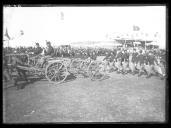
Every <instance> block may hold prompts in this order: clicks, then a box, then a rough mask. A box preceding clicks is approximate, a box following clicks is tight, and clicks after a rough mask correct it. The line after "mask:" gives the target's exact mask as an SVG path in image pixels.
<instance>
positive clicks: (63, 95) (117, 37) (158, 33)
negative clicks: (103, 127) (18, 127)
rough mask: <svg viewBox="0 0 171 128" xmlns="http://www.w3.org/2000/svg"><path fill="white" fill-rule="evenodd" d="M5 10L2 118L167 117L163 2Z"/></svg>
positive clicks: (145, 119)
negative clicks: (156, 4) (147, 4)
mask: <svg viewBox="0 0 171 128" xmlns="http://www.w3.org/2000/svg"><path fill="white" fill-rule="evenodd" d="M3 11H4V12H3V13H4V15H3V16H4V17H3V50H2V58H3V60H2V63H3V66H2V68H3V70H2V72H3V75H2V77H3V81H2V82H3V97H4V98H3V101H4V102H3V104H4V106H3V108H4V111H3V112H4V115H3V118H4V122H5V123H32V122H36V123H39V122H41V123H44V122H151V121H152V122H153V121H159V122H163V121H165V120H166V117H165V116H166V113H165V112H166V110H165V108H166V106H165V105H164V104H165V100H166V99H165V96H166V95H167V94H165V93H166V92H165V91H166V86H167V85H165V84H166V82H167V80H168V78H167V77H168V75H167V74H168V49H167V43H166V42H167V41H166V35H167V34H166V28H165V24H166V23H165V22H164V20H165V19H166V18H165V15H166V14H165V11H166V10H165V8H164V6H161V7H160V6H159V7H158V6H156V7H155V6H154V7H151V6H143V7H141V6H140V7H137V6H135V7H134V6H133V7H129V6H128V7H122V6H121V7H113V6H109V7H108V6H107V7H103V6H102V7H84V6H83V7H58V6H57V7H50V6H47V7H22V5H15V6H12V5H9V6H4V8H3ZM136 12H137V13H136Z"/></svg>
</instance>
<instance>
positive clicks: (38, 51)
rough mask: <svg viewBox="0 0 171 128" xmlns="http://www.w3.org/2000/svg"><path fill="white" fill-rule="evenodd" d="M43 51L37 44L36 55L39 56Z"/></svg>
mask: <svg viewBox="0 0 171 128" xmlns="http://www.w3.org/2000/svg"><path fill="white" fill-rule="evenodd" d="M42 51H43V49H42V48H41V47H40V46H39V43H36V48H35V49H34V55H39V54H40V53H42Z"/></svg>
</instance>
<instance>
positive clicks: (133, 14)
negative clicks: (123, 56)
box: [3, 6, 166, 47]
mask: <svg viewBox="0 0 171 128" xmlns="http://www.w3.org/2000/svg"><path fill="white" fill-rule="evenodd" d="M3 11H4V15H3V16H4V18H3V19H4V22H3V23H4V25H3V28H4V29H5V28H6V27H7V28H8V32H9V35H10V36H11V37H15V40H13V42H15V43H16V42H18V44H17V43H16V45H19V43H21V41H22V43H23V42H24V44H27V45H33V44H34V41H39V42H40V43H41V45H44V44H45V40H50V41H52V42H56V43H59V44H60V43H61V42H66V41H67V42H73V41H87V40H106V34H109V35H110V34H111V33H114V32H121V33H122V32H123V33H131V32H132V30H133V25H137V26H139V27H140V31H141V32H145V33H155V32H158V33H159V34H160V45H161V46H162V47H165V35H166V30H165V29H166V23H165V22H166V17H165V16H166V8H165V7H164V6H145V7H142V6H137V7H129V6H128V7H4V10H3ZM20 30H23V31H24V35H23V36H22V37H20V36H19V32H20ZM11 45H15V44H14V43H12V41H11Z"/></svg>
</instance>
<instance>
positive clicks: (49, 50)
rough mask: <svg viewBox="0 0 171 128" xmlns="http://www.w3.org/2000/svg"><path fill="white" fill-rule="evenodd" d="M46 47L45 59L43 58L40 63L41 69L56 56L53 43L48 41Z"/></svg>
mask: <svg viewBox="0 0 171 128" xmlns="http://www.w3.org/2000/svg"><path fill="white" fill-rule="evenodd" d="M46 45H47V47H46V48H45V49H43V52H44V57H42V58H41V59H40V61H39V64H40V66H41V67H43V66H44V64H45V63H46V61H47V59H49V58H51V57H53V56H54V54H55V53H54V48H53V47H52V46H51V43H50V42H49V41H46Z"/></svg>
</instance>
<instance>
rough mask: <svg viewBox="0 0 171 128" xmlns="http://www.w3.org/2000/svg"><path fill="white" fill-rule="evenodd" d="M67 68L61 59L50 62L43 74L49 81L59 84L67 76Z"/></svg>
mask: <svg viewBox="0 0 171 128" xmlns="http://www.w3.org/2000/svg"><path fill="white" fill-rule="evenodd" d="M67 72H68V71H67V68H66V67H65V66H64V65H63V62H62V61H57V62H52V63H50V64H49V65H48V66H47V67H46V70H45V75H46V78H47V80H48V81H49V82H50V83H55V84H59V83H61V82H63V81H65V79H66V78H67V75H68V74H67Z"/></svg>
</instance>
